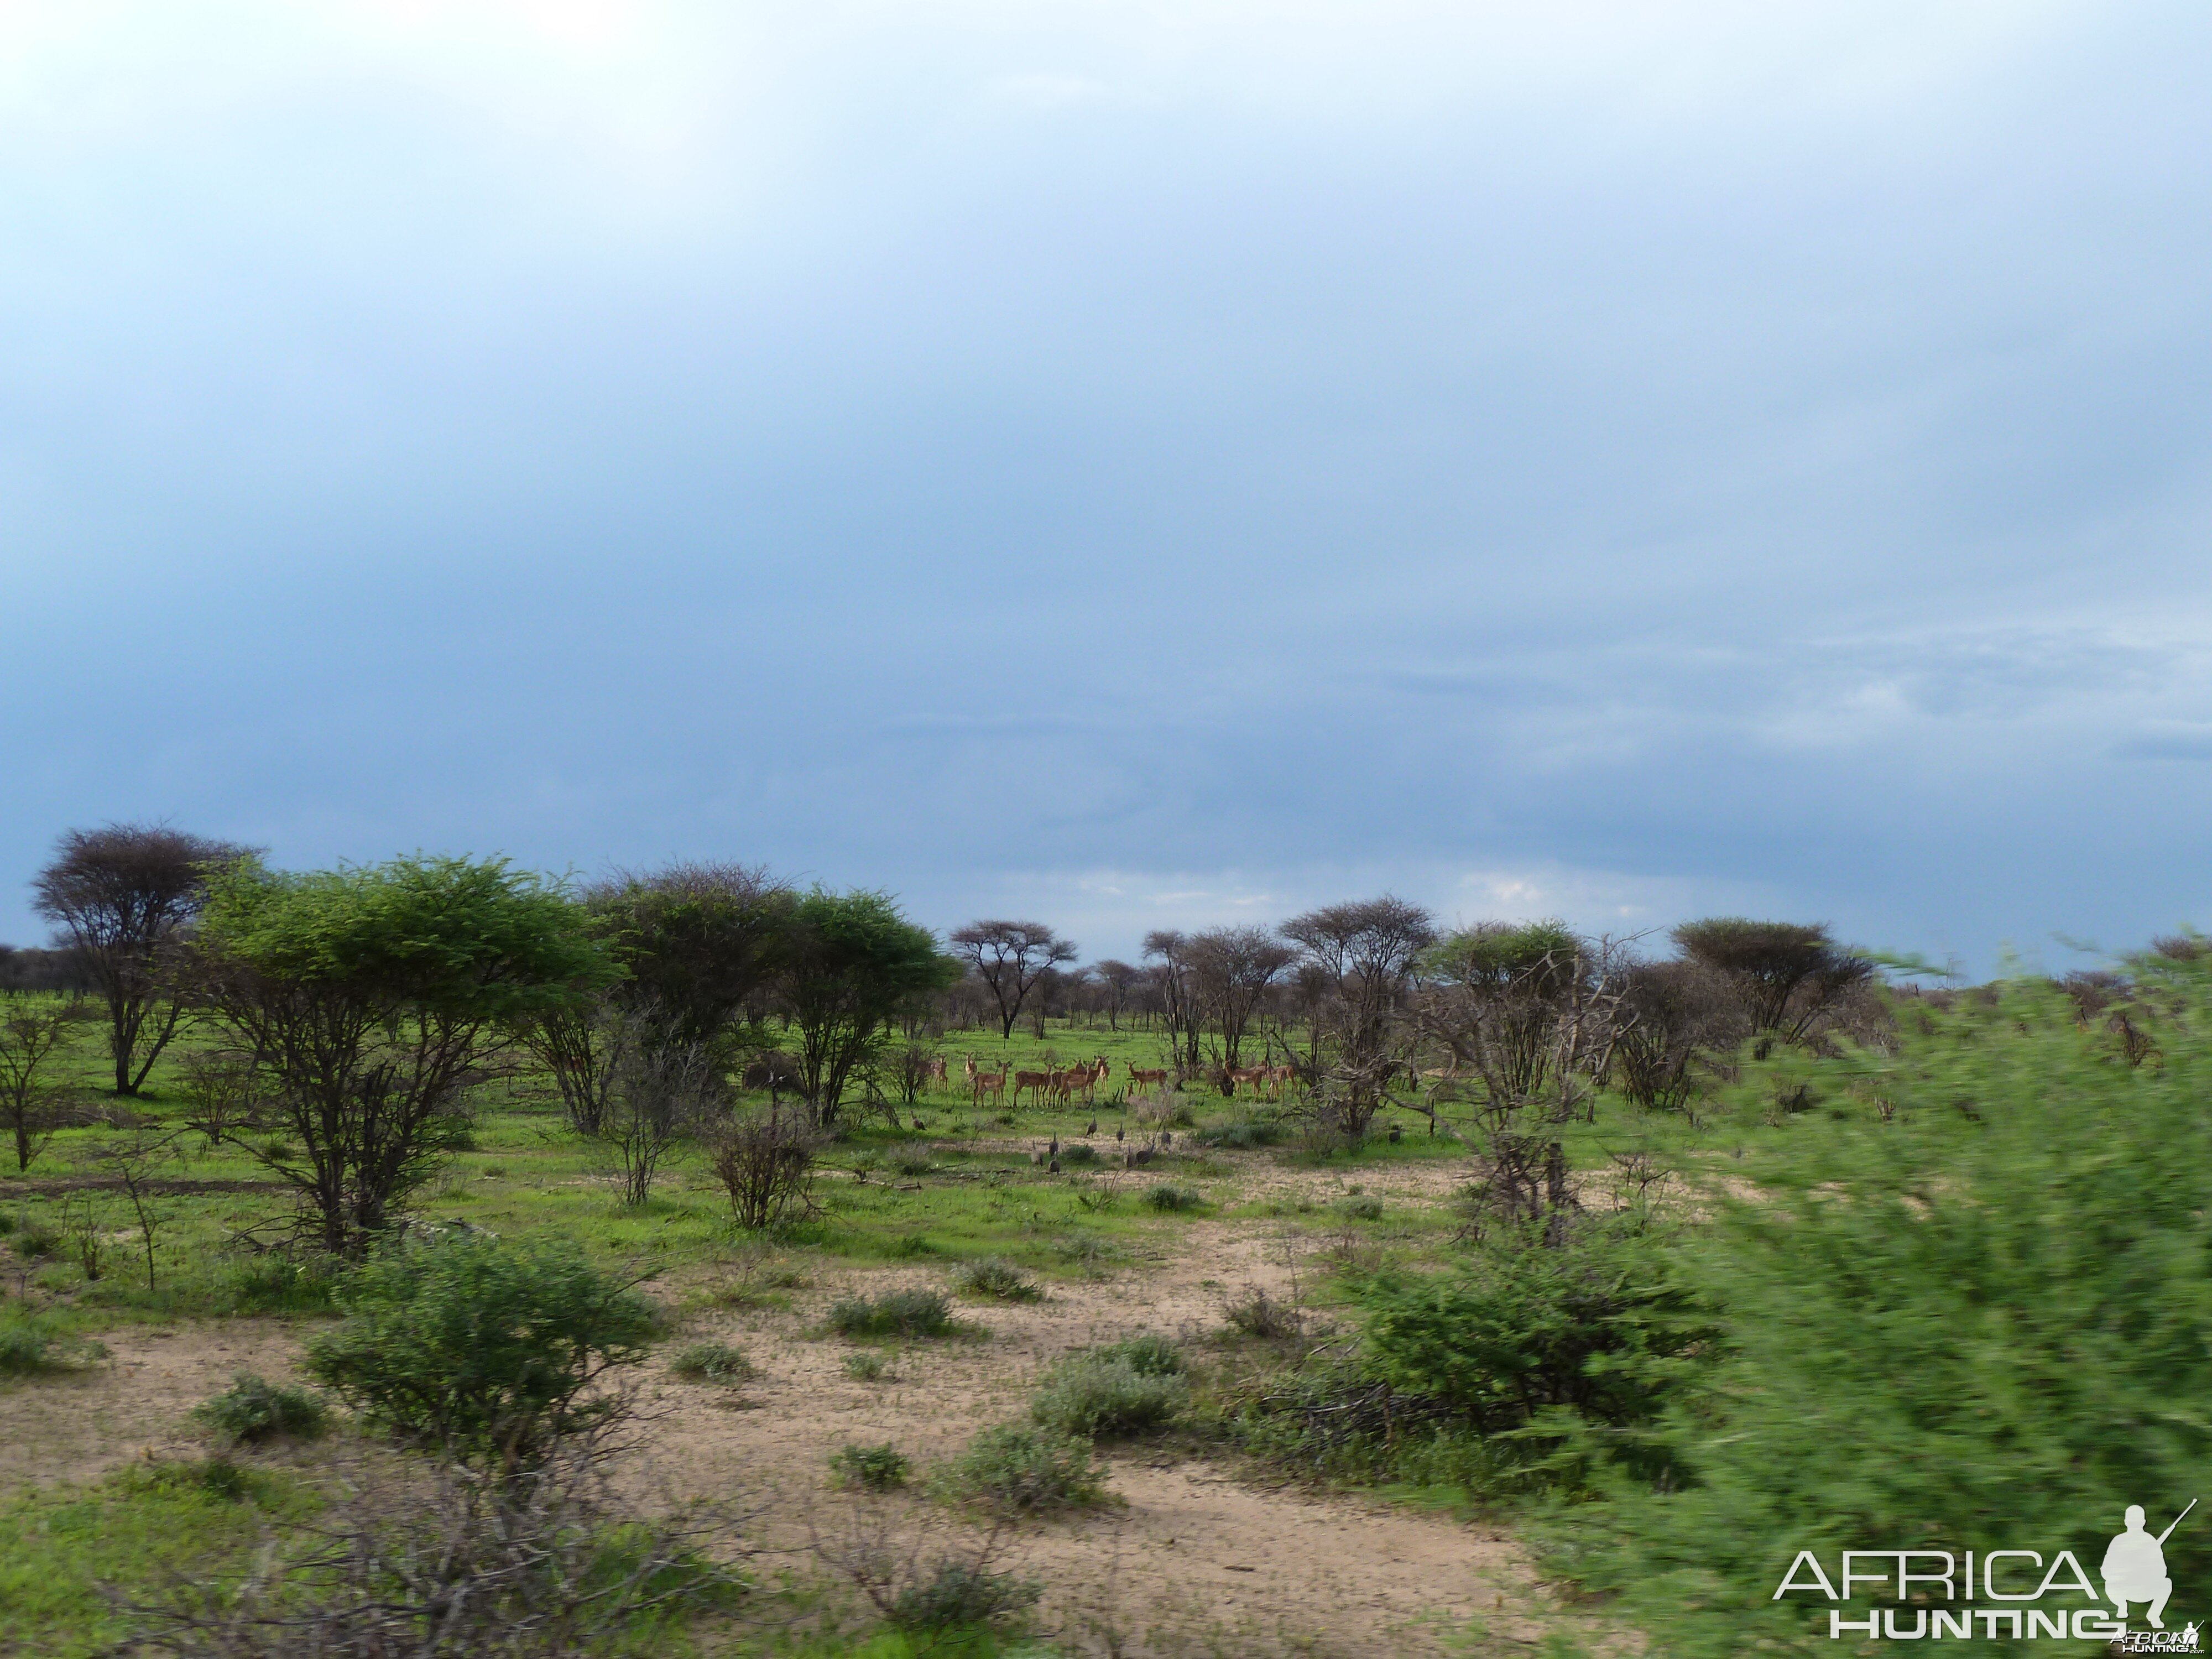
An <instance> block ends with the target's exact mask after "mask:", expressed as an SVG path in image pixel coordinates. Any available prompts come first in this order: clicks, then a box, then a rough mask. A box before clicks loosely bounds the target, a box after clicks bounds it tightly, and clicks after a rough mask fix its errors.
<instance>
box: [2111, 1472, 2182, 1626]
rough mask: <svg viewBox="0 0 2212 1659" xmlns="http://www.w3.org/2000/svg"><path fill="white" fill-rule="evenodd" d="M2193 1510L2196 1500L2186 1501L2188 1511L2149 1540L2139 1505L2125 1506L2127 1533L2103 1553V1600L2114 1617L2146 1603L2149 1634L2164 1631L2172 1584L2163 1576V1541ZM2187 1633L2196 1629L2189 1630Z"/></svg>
mask: <svg viewBox="0 0 2212 1659" xmlns="http://www.w3.org/2000/svg"><path fill="white" fill-rule="evenodd" d="M2196 1507H2197V1500H2196V1499H2195V1498H2191V1499H2190V1500H2189V1509H2188V1510H2182V1512H2181V1513H2180V1514H2179V1515H2177V1516H2174V1517H2173V1525H2172V1526H2169V1527H2168V1528H2166V1530H2165V1531H2164V1532H2162V1533H2160V1534H2159V1535H2158V1536H2157V1537H2155V1538H2153V1537H2152V1536H2151V1535H2150V1534H2148V1533H2147V1532H2145V1531H2144V1530H2143V1512H2142V1504H2129V1505H2128V1513H2127V1516H2126V1520H2127V1523H2128V1529H2127V1530H2126V1531H2125V1532H2124V1533H2121V1534H2118V1536H2116V1537H2115V1538H2114V1539H2113V1540H2112V1542H2111V1543H2110V1544H2109V1545H2107V1546H2106V1549H2105V1565H2104V1569H2103V1572H2104V1579H2105V1599H2106V1601H2110V1602H2111V1603H2112V1611H2113V1613H2114V1614H2115V1615H2116V1616H2118V1617H2119V1618H2122V1619H2124V1618H2126V1617H2127V1616H2128V1603H2129V1602H2130V1601H2148V1602H2149V1603H2150V1609H2149V1611H2148V1613H2146V1614H2145V1615H2144V1616H2145V1617H2146V1618H2148V1620H2150V1627H2151V1628H2152V1629H2153V1630H2164V1629H2165V1628H2166V1620H2165V1618H2164V1617H2163V1616H2162V1615H2163V1614H2164V1613H2165V1612H2166V1598H2167V1597H2168V1596H2170V1595H2172V1594H2173V1580H2172V1579H2171V1578H2169V1577H2166V1540H2167V1539H2169V1538H2171V1537H2172V1536H2173V1528H2174V1527H2178V1526H2179V1525H2180V1524H2181V1523H2182V1522H2184V1521H2185V1520H2186V1519H2187V1518H2188V1516H2189V1510H2193V1509H2195V1508H2196ZM2190 1628H2191V1632H2194V1630H2195V1629H2196V1626H2193V1625H2192V1626H2191V1627H2190Z"/></svg>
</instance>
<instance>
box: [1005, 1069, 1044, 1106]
mask: <svg viewBox="0 0 2212 1659" xmlns="http://www.w3.org/2000/svg"><path fill="white" fill-rule="evenodd" d="M1052 1079H1053V1073H1050V1072H1017V1073H1014V1104H1015V1105H1017V1106H1018V1105H1020V1104H1021V1103H1022V1091H1023V1090H1024V1089H1026V1090H1028V1091H1030V1097H1031V1099H1032V1101H1033V1102H1034V1103H1035V1104H1036V1105H1039V1106H1042V1105H1043V1104H1044V1091H1046V1090H1047V1089H1049V1088H1050V1087H1051V1086H1052Z"/></svg>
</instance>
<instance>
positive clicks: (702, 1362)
mask: <svg viewBox="0 0 2212 1659" xmlns="http://www.w3.org/2000/svg"><path fill="white" fill-rule="evenodd" d="M668 1369H669V1370H671V1371H673V1372H674V1373H675V1374H676V1375H677V1376H681V1377H684V1378H687V1379H689V1380H690V1381H691V1382H694V1383H730V1384H736V1383H750V1382H751V1381H752V1380H753V1378H754V1377H756V1376H758V1375H760V1372H759V1370H758V1368H757V1367H756V1366H755V1365H754V1364H753V1362H752V1361H751V1360H750V1359H748V1358H745V1352H744V1349H742V1348H737V1347H732V1346H731V1345H730V1344H728V1343H726V1342H694V1343H693V1344H692V1345H691V1346H690V1347H688V1348H686V1349H684V1352H681V1353H679V1354H678V1355H677V1356H676V1358H674V1359H672V1360H671V1361H670V1362H669V1365H668Z"/></svg>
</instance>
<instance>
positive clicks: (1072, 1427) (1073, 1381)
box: [1030, 1349, 1190, 1438]
mask: <svg viewBox="0 0 2212 1659" xmlns="http://www.w3.org/2000/svg"><path fill="white" fill-rule="evenodd" d="M1147 1357H1149V1356H1147ZM1189 1401H1190V1384H1189V1383H1188V1382H1187V1381H1185V1380H1184V1378H1183V1377H1182V1376H1181V1375H1180V1374H1179V1373H1178V1372H1176V1371H1161V1370H1139V1369H1138V1361H1137V1360H1136V1359H1135V1358H1132V1357H1131V1356H1130V1355H1129V1354H1127V1353H1126V1352H1115V1350H1113V1349H1099V1350H1095V1351H1093V1352H1090V1353H1085V1354H1076V1355H1073V1356H1072V1357H1071V1358H1067V1359H1065V1360H1063V1361H1061V1362H1060V1364H1058V1365H1056V1366H1054V1368H1053V1370H1052V1372H1051V1374H1050V1375H1049V1376H1047V1378H1046V1379H1045V1383H1044V1386H1043V1387H1042V1389H1039V1390H1038V1391H1037V1395H1036V1399H1035V1400H1033V1401H1030V1417H1031V1418H1032V1419H1034V1420H1035V1421H1036V1422H1038V1423H1040V1424H1042V1425H1043V1426H1044V1427H1046V1428H1048V1429H1051V1430H1053V1431H1054V1432H1055V1433H1059V1434H1064V1435H1081V1436H1083V1437H1085V1438H1096V1437H1099V1436H1101V1435H1134V1434H1144V1433H1147V1432H1149V1431H1152V1430H1154V1429H1158V1428H1164V1427H1165V1426H1166V1425H1167V1424H1168V1423H1169V1422H1170V1420H1171V1419H1173V1418H1174V1417H1175V1416H1176V1413H1179V1412H1180V1411H1182V1408H1183V1407H1185V1406H1186V1405H1188V1403H1189Z"/></svg>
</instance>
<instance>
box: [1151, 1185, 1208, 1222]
mask: <svg viewBox="0 0 2212 1659" xmlns="http://www.w3.org/2000/svg"><path fill="white" fill-rule="evenodd" d="M1145 1202H1146V1204H1148V1205H1150V1206H1152V1208H1153V1209H1155V1210H1158V1211H1160V1212H1162V1213H1163V1214H1164V1213H1166V1212H1170V1211H1173V1210H1194V1209H1196V1208H1197V1207H1198V1206H1200V1204H1202V1203H1204V1202H1205V1200H1203V1199H1202V1198H1200V1196H1199V1194H1198V1190H1197V1188H1193V1187H1178V1186H1176V1184H1175V1183H1174V1182H1168V1181H1163V1182H1160V1184H1159V1185H1158V1186H1157V1187H1154V1188H1152V1190H1151V1191H1149V1192H1147V1193H1146V1194H1145Z"/></svg>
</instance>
